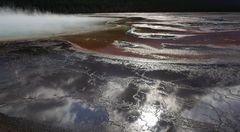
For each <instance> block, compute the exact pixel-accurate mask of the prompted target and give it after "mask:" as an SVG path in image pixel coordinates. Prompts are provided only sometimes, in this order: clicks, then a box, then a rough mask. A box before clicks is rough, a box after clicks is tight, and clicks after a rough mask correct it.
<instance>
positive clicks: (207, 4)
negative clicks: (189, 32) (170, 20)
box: [0, 0, 240, 13]
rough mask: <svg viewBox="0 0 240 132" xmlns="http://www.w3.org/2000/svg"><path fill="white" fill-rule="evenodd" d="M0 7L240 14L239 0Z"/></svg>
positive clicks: (6, 2)
mask: <svg viewBox="0 0 240 132" xmlns="http://www.w3.org/2000/svg"><path fill="white" fill-rule="evenodd" d="M0 6H10V7H16V8H21V9H28V10H40V11H49V12H55V13H94V12H171V11H175V12H177V11H179V12H182V11H185V12H188V11H191V12H192V11H201V12H204V11H240V0H0Z"/></svg>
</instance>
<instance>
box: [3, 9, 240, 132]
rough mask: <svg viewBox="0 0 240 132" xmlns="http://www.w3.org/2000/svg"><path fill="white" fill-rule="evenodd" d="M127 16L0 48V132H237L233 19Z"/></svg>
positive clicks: (238, 77) (238, 60)
mask: <svg viewBox="0 0 240 132" xmlns="http://www.w3.org/2000/svg"><path fill="white" fill-rule="evenodd" d="M101 15H105V16H107V17H112V16H114V15H116V16H117V17H123V16H126V14H124V15H122V14H114V15H113V14H112V15H111V14H101ZM128 16H133V17H129V18H123V19H121V20H119V21H115V22H112V23H109V24H110V25H113V26H116V28H114V29H111V30H105V31H97V32H91V33H86V34H81V35H68V36H58V37H56V38H52V39H62V40H64V41H60V40H52V39H50V40H37V41H21V42H20V41H19V42H18V41H16V42H1V43H0V73H1V74H0V113H2V114H0V131H6V130H9V131H13V132H16V131H22V132H29V131H34V132H35V131H51V132H52V131H53V132H55V131H56V132H61V131H62V132H82V131H95V132H99V131H100V132H101V131H102V132H113V131H117V132H118V131H127V132H139V131H140V132H141V131H147V132H148V131H149V132H152V131H154V132H159V131H179V132H181V131H197V132H198V131H199V132H202V131H204V132H208V131H209V132H212V131H230V132H231V131H233V132H234V131H240V126H239V124H240V122H239V117H240V115H239V112H240V111H239V107H240V98H239V97H240V95H239V91H240V57H239V56H240V52H239V38H238V37H237V36H238V34H239V31H238V26H239V23H238V22H239V17H238V15H237V14H235V15H232V14H230V15H229V14H226V15H221V19H219V15H217V14H212V15H206V14H205V15H202V14H200V15H199V14H171V13H170V14H133V15H131V14H130V15H128ZM136 16H137V17H136ZM173 16H175V17H173ZM202 16H204V17H202ZM143 23H144V24H143ZM136 24H138V25H136ZM139 24H140V25H139ZM141 24H142V25H141ZM233 30H234V31H233ZM185 35H186V36H185ZM66 40H67V41H70V42H71V43H69V42H66ZM3 114H4V115H3Z"/></svg>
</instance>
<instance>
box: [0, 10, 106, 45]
mask: <svg viewBox="0 0 240 132" xmlns="http://www.w3.org/2000/svg"><path fill="white" fill-rule="evenodd" d="M108 20H110V19H109V18H102V17H90V16H87V15H56V14H51V13H39V12H34V13H28V12H25V11H20V10H18V11H16V10H11V9H8V8H0V41H5V40H18V39H32V38H43V37H49V36H54V35H59V34H72V33H82V32H89V31H94V30H100V29H101V28H103V27H104V25H103V23H104V22H106V21H108Z"/></svg>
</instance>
